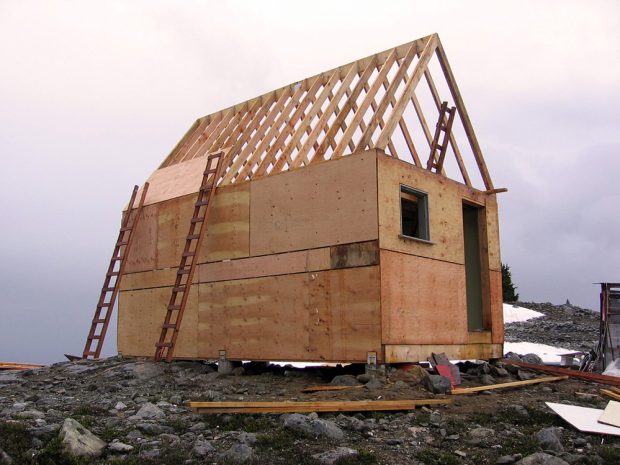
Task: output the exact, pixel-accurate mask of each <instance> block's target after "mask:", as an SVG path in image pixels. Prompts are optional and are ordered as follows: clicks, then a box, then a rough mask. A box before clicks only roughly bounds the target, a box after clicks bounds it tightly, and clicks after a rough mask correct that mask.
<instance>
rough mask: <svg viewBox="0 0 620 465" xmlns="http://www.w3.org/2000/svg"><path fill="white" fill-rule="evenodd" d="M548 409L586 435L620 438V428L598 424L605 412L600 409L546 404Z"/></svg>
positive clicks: (552, 403)
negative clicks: (608, 435)
mask: <svg viewBox="0 0 620 465" xmlns="http://www.w3.org/2000/svg"><path fill="white" fill-rule="evenodd" d="M545 404H547V407H549V408H550V409H551V410H553V411H554V412H555V413H557V414H558V415H560V416H561V417H562V418H563V419H564V420H566V421H567V422H568V423H570V424H571V425H573V426H574V427H575V428H577V429H578V430H579V431H582V432H584V433H597V434H610V435H612V436H620V428H617V427H615V426H610V425H604V424H602V423H599V422H598V419H599V418H600V416H601V414H602V413H603V410H601V409H598V408H589V407H579V406H577V405H567V404H557V403H554V402H545Z"/></svg>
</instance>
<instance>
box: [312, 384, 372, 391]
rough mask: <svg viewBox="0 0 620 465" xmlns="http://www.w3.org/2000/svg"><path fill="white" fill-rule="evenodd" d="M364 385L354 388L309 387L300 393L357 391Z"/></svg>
mask: <svg viewBox="0 0 620 465" xmlns="http://www.w3.org/2000/svg"><path fill="white" fill-rule="evenodd" d="M364 386H365V385H364V384H358V385H356V386H331V385H329V384H327V385H319V386H309V387H307V388H304V389H302V390H301V392H323V391H342V390H346V389H359V388H363V387H364Z"/></svg>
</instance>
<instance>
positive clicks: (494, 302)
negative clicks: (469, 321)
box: [489, 271, 504, 344]
mask: <svg viewBox="0 0 620 465" xmlns="http://www.w3.org/2000/svg"><path fill="white" fill-rule="evenodd" d="M489 278H490V288H491V298H490V306H491V335H492V340H493V342H494V343H495V344H503V343H504V302H503V291H502V272H501V271H490V272H489Z"/></svg>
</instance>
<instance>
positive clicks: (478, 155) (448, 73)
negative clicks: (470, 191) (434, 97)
mask: <svg viewBox="0 0 620 465" xmlns="http://www.w3.org/2000/svg"><path fill="white" fill-rule="evenodd" d="M437 58H439V64H440V66H441V69H442V70H443V73H444V76H445V78H446V82H447V83H448V88H449V89H450V93H451V94H452V98H453V99H454V103H455V105H456V109H457V112H458V114H459V116H460V118H461V122H462V123H463V128H464V129H465V134H466V135H467V138H468V140H469V144H470V146H471V150H472V152H473V153H474V158H475V159H476V164H477V165H478V168H479V169H480V175H481V176H482V180H483V181H484V186H485V187H486V189H487V190H492V189H493V182H492V181H491V176H490V175H489V171H488V169H487V166H486V163H485V161H484V157H483V155H482V150H481V149H480V145H479V144H478V139H477V138H476V133H475V132H474V128H473V125H472V124H471V120H470V119H469V114H468V113H467V109H466V108H465V104H464V103H463V98H462V97H461V92H460V91H459V88H458V86H457V84H456V80H455V79H454V75H453V74H452V69H451V68H450V64H449V63H448V59H447V57H446V52H445V51H444V49H443V46H442V45H441V41H440V40H439V37H437Z"/></svg>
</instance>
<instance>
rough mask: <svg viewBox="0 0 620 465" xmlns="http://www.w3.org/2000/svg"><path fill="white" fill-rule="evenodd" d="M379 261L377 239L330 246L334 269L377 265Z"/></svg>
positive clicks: (331, 262)
mask: <svg viewBox="0 0 620 465" xmlns="http://www.w3.org/2000/svg"><path fill="white" fill-rule="evenodd" d="M378 263H379V244H378V242H377V241H369V242H357V243H354V244H343V245H335V246H332V247H330V264H331V268H332V269H338V268H350V267H354V266H369V265H377V264H378Z"/></svg>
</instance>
